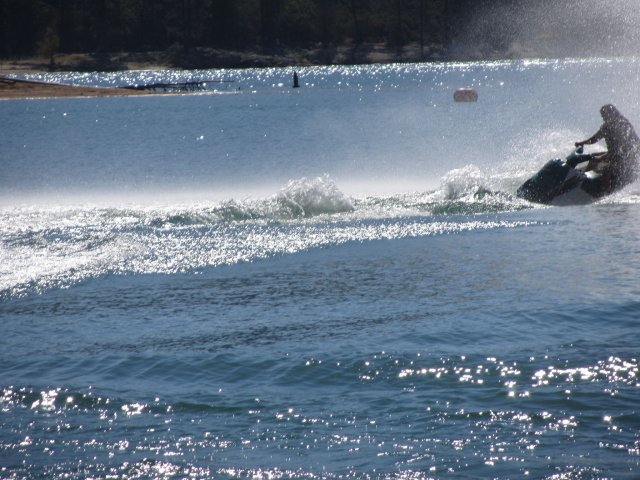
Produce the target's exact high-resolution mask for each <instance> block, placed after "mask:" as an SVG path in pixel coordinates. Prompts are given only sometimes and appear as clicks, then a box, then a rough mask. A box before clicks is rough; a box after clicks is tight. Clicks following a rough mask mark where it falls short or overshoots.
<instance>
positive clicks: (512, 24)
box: [449, 0, 640, 59]
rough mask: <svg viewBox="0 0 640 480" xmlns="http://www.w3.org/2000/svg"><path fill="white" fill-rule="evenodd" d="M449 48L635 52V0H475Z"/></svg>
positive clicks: (490, 54) (526, 53)
mask: <svg viewBox="0 0 640 480" xmlns="http://www.w3.org/2000/svg"><path fill="white" fill-rule="evenodd" d="M461 15H462V18H461V19H459V20H460V21H461V26H460V27H459V28H458V29H457V31H458V34H457V35H456V36H455V37H454V39H453V42H452V46H451V48H450V52H449V54H450V55H452V56H454V57H456V56H459V57H461V58H466V59H469V58H478V59H482V58H494V57H497V58H504V57H505V56H506V57H509V56H511V57H513V58H522V57H530V58H567V57H582V58H592V57H620V56H635V55H637V53H638V49H639V48H640V33H639V32H638V28H637V25H638V23H639V22H640V13H639V11H638V5H637V3H636V2H635V1H634V0H613V1H603V0H559V1H554V2H514V1H506V2H505V1H498V2H469V5H468V6H467V8H466V9H465V10H464V12H461Z"/></svg>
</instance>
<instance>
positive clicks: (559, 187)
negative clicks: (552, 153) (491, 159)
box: [517, 105, 640, 203]
mask: <svg viewBox="0 0 640 480" xmlns="http://www.w3.org/2000/svg"><path fill="white" fill-rule="evenodd" d="M600 115H601V116H602V119H603V120H604V122H603V124H602V126H601V127H600V129H599V130H598V131H597V132H596V133H595V134H593V135H592V136H591V137H589V138H588V139H586V140H583V141H581V142H576V144H575V146H576V147H577V150H576V151H575V152H573V153H572V154H571V155H569V156H568V157H567V158H566V159H565V160H564V161H562V160H551V161H549V162H547V164H546V165H545V166H544V167H542V169H541V170H540V171H539V172H538V173H537V174H535V175H534V176H533V177H531V178H530V179H529V180H527V181H526V182H525V183H524V184H523V185H522V186H521V187H520V188H518V191H517V195H518V196H519V197H520V198H524V199H526V200H529V201H532V202H537V203H555V200H556V199H558V198H559V197H560V198H567V199H568V197H575V198H574V200H576V201H585V200H586V201H588V200H593V199H595V198H600V197H604V196H606V195H609V194H611V193H613V192H615V191H617V190H619V189H621V188H622V187H624V186H626V185H628V184H630V183H631V182H633V181H634V180H635V179H636V176H637V170H638V165H637V163H638V157H639V156H640V138H638V135H637V134H636V132H635V130H634V129H633V126H632V125H631V123H630V122H629V120H627V119H626V118H625V117H624V116H622V114H621V113H620V112H619V111H618V109H616V107H614V106H613V105H605V106H603V107H602V108H601V109H600ZM602 139H604V141H605V143H606V144H607V151H606V152H599V153H594V154H590V155H586V154H583V153H582V146H583V145H591V144H594V143H596V142H597V141H599V140H602ZM585 163H586V166H584V165H581V164H585ZM579 165H581V166H580V167H578V166H579ZM585 194H586V195H585ZM580 196H581V197H582V198H580Z"/></svg>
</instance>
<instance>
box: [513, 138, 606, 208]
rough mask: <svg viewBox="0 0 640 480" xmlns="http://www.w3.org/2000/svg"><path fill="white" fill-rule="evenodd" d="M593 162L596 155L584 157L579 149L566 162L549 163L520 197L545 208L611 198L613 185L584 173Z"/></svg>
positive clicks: (594, 174)
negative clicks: (604, 197) (590, 162)
mask: <svg viewBox="0 0 640 480" xmlns="http://www.w3.org/2000/svg"><path fill="white" fill-rule="evenodd" d="M596 155H597V154H596ZM593 158H594V154H584V153H583V149H582V147H579V148H577V149H576V150H574V151H573V152H572V153H571V154H569V156H567V157H566V158H565V159H564V160H561V159H559V158H558V159H554V160H549V161H548V162H547V163H546V164H545V165H544V166H543V167H542V168H541V169H540V171H539V172H538V173H536V174H535V175H534V176H532V177H531V178H529V179H528V180H527V181H526V182H524V183H523V184H522V185H521V186H520V188H518V190H517V191H516V195H517V196H518V197H519V198H523V199H525V200H528V201H530V202H535V203H542V204H569V203H589V202H592V201H594V200H596V199H597V198H600V197H603V196H605V195H608V194H610V193H612V189H611V182H609V181H606V179H605V178H603V176H602V174H600V173H598V172H595V171H593V170H589V171H588V172H585V170H584V169H585V168H586V162H588V161H589V160H591V159H593Z"/></svg>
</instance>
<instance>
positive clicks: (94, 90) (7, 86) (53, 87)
mask: <svg viewBox="0 0 640 480" xmlns="http://www.w3.org/2000/svg"><path fill="white" fill-rule="evenodd" d="M149 93H150V92H146V91H138V90H128V89H123V88H102V87H76V86H72V85H59V84H53V83H43V82H31V81H26V80H16V79H12V78H6V77H0V99H12V98H14V99H18V98H57V97H108V96H127V95H148V94H149Z"/></svg>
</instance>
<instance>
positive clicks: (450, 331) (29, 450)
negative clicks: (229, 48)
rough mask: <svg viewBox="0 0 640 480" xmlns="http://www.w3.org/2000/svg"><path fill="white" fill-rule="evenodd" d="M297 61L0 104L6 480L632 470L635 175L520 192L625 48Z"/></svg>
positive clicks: (613, 474) (637, 341) (632, 75)
mask: <svg viewBox="0 0 640 480" xmlns="http://www.w3.org/2000/svg"><path fill="white" fill-rule="evenodd" d="M297 72H298V74H299V76H300V81H301V85H302V86H301V88H299V89H292V88H291V78H292V75H293V70H292V69H263V70H216V71H187V72H169V71H162V72H120V73H115V74H91V75H85V74H77V73H66V74H55V75H53V74H52V75H45V76H44V77H42V76H41V77H39V78H41V79H45V80H50V81H64V82H71V83H77V84H99V85H104V86H114V85H115V86H117V85H129V84H136V83H145V82H146V83H153V82H159V81H194V80H197V81H200V80H216V81H218V80H224V82H212V83H208V84H207V90H206V91H204V92H202V93H200V94H192V95H161V96H148V97H129V98H115V97H114V98H90V99H88V98H85V99H50V100H7V101H2V102H0V123H1V125H2V130H3V132H2V135H1V136H0V167H1V168H0V324H1V329H2V331H1V333H2V334H1V335H0V408H1V413H0V477H1V478H7V479H23V478H29V479H31V478H47V479H51V478H53V479H68V478H72V479H75V478H77V479H84V478H96V479H107V478H117V479H144V478H154V479H157V478H160V479H165V478H166V479H169V478H202V479H205V478H216V479H217V478H240V479H248V478H251V479H254V478H261V479H274V478H275V479H290V478H291V479H344V478H354V479H425V478H497V479H509V478H548V479H592V478H612V479H613V478H615V479H621V478H622V479H624V478H629V479H631V478H638V475H639V472H640V411H639V408H640V366H639V355H640V351H639V350H640V336H639V335H638V331H639V330H638V322H639V321H640V185H638V184H637V183H636V184H634V185H630V186H629V187H627V188H625V189H624V190H623V191H621V192H618V193H616V194H614V195H613V196H611V197H609V198H606V199H603V200H601V201H599V202H595V203H592V204H588V205H577V206H567V207H541V206H537V205H533V204H530V203H528V202H525V201H522V200H519V199H517V198H515V195H514V192H515V190H516V188H517V187H518V186H519V185H520V184H521V183H522V181H524V179H526V178H527V177H528V176H530V175H531V174H532V173H533V172H535V171H536V170H537V169H538V168H539V167H540V166H541V165H543V164H544V163H545V162H546V161H547V160H548V159H550V158H554V157H564V156H565V155H566V154H568V153H569V152H570V151H571V149H572V146H573V142H575V141H577V140H582V139H584V138H586V137H587V136H589V135H591V134H592V133H593V132H595V131H596V129H597V128H598V127H599V124H600V118H599V114H598V110H599V107H600V106H601V105H603V104H605V103H614V104H616V105H617V106H618V107H619V108H620V110H621V111H622V112H623V114H624V115H625V116H627V117H628V118H629V119H630V120H631V121H632V122H633V123H634V124H636V125H637V126H640V102H639V101H638V99H637V95H636V94H635V85H637V83H638V80H639V77H640V60H636V59H633V58H631V59H592V60H580V59H575V60H558V61H556V60H549V61H514V62H495V63H460V64H446V63H443V64H419V65H374V66H358V67H355V66H354V67H324V68H322V67H308V68H299V69H297ZM462 86H472V87H474V88H476V90H477V91H478V93H479V100H478V102H477V103H468V104H462V103H455V102H454V101H453V99H452V93H453V90H454V89H455V88H458V87H462ZM592 149H593V150H595V149H597V147H592Z"/></svg>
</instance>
